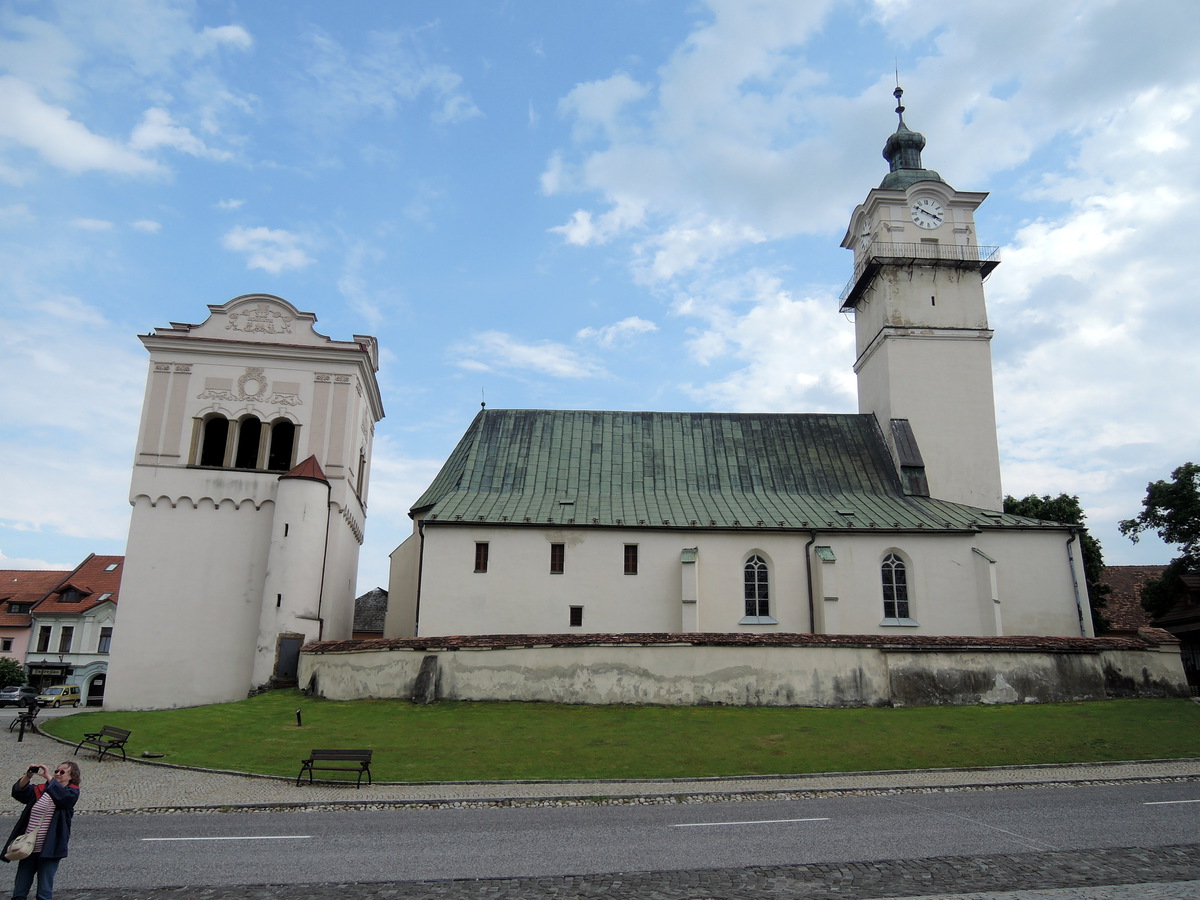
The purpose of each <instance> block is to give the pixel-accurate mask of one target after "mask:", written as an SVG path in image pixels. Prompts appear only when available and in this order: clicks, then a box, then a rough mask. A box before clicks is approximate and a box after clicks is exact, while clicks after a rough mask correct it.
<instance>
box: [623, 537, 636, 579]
mask: <svg viewBox="0 0 1200 900" xmlns="http://www.w3.org/2000/svg"><path fill="white" fill-rule="evenodd" d="M637 573H638V545H637V544H626V545H625V574H626V575H636V574H637Z"/></svg>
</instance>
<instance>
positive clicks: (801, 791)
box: [0, 717, 1200, 900]
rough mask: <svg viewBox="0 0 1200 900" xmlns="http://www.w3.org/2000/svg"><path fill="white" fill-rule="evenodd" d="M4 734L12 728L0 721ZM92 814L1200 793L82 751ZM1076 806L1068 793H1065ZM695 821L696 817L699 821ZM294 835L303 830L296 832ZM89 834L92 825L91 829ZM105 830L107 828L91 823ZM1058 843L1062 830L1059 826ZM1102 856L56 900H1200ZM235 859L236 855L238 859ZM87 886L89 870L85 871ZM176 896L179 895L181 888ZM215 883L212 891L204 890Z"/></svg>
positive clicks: (988, 857) (1133, 773)
mask: <svg viewBox="0 0 1200 900" xmlns="http://www.w3.org/2000/svg"><path fill="white" fill-rule="evenodd" d="M0 727H6V723H5V722H4V719H3V717H0ZM71 749H73V748H70V749H64V748H63V747H61V746H58V745H55V744H54V743H53V742H51V741H50V740H49V739H48V738H45V737H41V736H27V737H26V740H25V743H23V744H17V743H16V737H15V735H11V734H9V733H7V731H4V732H0V776H2V775H3V772H5V771H7V772H9V773H12V775H13V777H15V776H16V775H17V774H19V772H20V769H21V768H22V767H23V766H24V765H26V764H27V763H28V762H29V761H38V762H43V763H45V764H46V765H50V764H51V763H52V762H55V761H57V760H58V759H62V758H66V757H68V756H70V750H71ZM80 760H81V764H82V766H83V770H84V794H83V797H84V799H83V800H82V801H81V806H80V817H81V819H80V821H81V824H82V823H83V821H84V817H88V818H89V819H90V818H91V817H92V816H99V815H101V813H102V811H111V812H133V811H137V810H145V809H147V808H152V807H155V808H159V809H173V810H183V809H191V810H197V809H203V810H215V809H219V808H222V807H224V808H229V807H231V806H242V807H243V808H245V805H249V806H250V808H256V809H274V810H279V809H314V808H325V809H329V808H349V809H363V808H372V809H389V808H396V807H400V808H407V809H413V808H423V807H435V808H443V809H444V808H446V807H451V808H456V807H481V806H482V807H488V806H491V807H494V806H512V805H554V806H571V805H584V806H588V807H590V808H595V805H596V804H597V803H620V804H630V803H636V804H645V803H663V804H667V803H669V804H671V805H672V806H675V805H677V804H678V803H680V802H698V801H717V800H719V801H728V800H731V799H734V800H741V801H747V800H761V799H763V798H764V797H770V798H781V799H790V798H810V799H811V798H814V797H829V796H847V795H849V796H856V795H863V794H869V793H876V792H887V793H888V794H889V795H893V796H894V795H897V794H898V793H912V792H937V793H942V792H945V791H961V790H964V789H967V790H991V791H994V790H997V789H1000V788H1003V787H1005V786H1014V785H1016V786H1022V785H1024V786H1026V788H1027V789H1028V788H1029V786H1034V785H1041V784H1045V783H1051V784H1066V783H1084V782H1086V783H1119V782H1172V781H1173V782H1180V781H1183V782H1188V783H1200V760H1190V761H1170V762H1160V763H1131V764H1121V765H1113V766H1098V767H1021V768H1016V769H1000V770H995V769H992V770H977V771H963V770H951V771H939V772H899V773H872V774H866V775H856V776H844V775H829V776H815V777H805V778H767V779H700V780H695V781H660V782H637V783H617V782H590V783H585V784H579V783H572V782H565V783H564V782H558V783H520V784H513V783H507V784H470V785H461V784H454V785H376V786H374V787H372V788H364V789H363V790H362V791H356V790H355V789H354V788H353V787H346V786H337V785H316V786H313V787H308V786H303V787H299V788H297V787H296V786H295V785H293V784H291V783H290V782H287V781H283V780H278V779H263V778H251V777H246V776H241V775H236V774H213V773H201V772H195V771H191V770H179V769H172V768H165V767H151V766H147V765H144V764H140V763H136V762H132V761H131V762H130V763H122V762H121V761H119V760H117V761H115V762H110V761H105V762H104V763H102V764H99V763H95V762H94V761H91V760H90V759H89V758H88V754H87V753H86V751H85V752H84V753H82V754H81V756H80ZM1066 790H1069V789H1066ZM697 808H701V807H697ZM299 818H301V819H303V818H306V817H303V816H302V817H299ZM89 824H90V823H89ZM97 824H99V822H97ZM1063 825H1064V828H1067V827H1069V825H1070V823H1069V822H1064V823H1063ZM1136 843H1137V842H1136V841H1132V840H1131V841H1130V844H1131V846H1125V847H1107V848H1103V849H1094V848H1077V849H1045V850H1040V849H1029V850H1025V851H1016V852H1003V853H975V854H969V855H935V856H926V857H924V858H917V859H888V860H869V861H859V862H836V861H826V862H820V863H806V864H772V865H759V866H749V867H747V866H741V867H736V868H729V867H721V866H719V865H712V864H709V865H704V866H701V867H698V868H687V869H682V870H678V871H633V872H626V873H621V874H613V873H593V874H581V873H572V874H561V872H560V873H559V874H554V875H539V876H533V877H511V878H466V879H445V878H442V879H439V880H410V881H388V882H377V883H372V884H349V883H341V882H339V883H332V884H323V883H307V884H301V885H261V886H257V887H246V886H238V885H233V886H212V885H207V886H195V885H194V886H190V887H184V886H181V887H178V888H165V889H164V888H155V889H151V890H139V889H133V888H119V889H111V888H99V887H89V888H76V889H72V888H70V887H69V886H68V885H70V883H71V879H70V877H69V874H68V873H69V872H70V867H71V864H72V861H71V860H68V861H67V862H66V863H64V866H63V870H62V875H63V879H62V884H63V888H64V889H63V890H61V891H60V892H59V896H60V898H61V900H72V898H74V900H101V898H118V897H119V898H127V900H148V898H159V897H164V898H165V897H171V898H181V900H192V898H197V900H199V898H204V900H233V898H239V900H241V898H264V900H265V898H271V900H292V898H296V900H300V898H313V900H325V898H333V897H338V898H342V897H363V898H430V900H434V898H438V900H443V898H444V900H476V898H496V897H503V898H511V900H525V898H529V900H543V898H547V900H549V898H554V900H569V898H596V897H600V896H604V897H647V898H650V897H653V898H663V900H675V898H678V900H709V898H727V900H735V898H738V900H740V898H775V897H779V898H785V897H786V898H824V897H828V898H833V897H837V898H840V900H847V898H849V900H856V898H861V900H868V898H872V900H875V898H880V900H882V898H898V897H919V898H937V900H1133V898H1138V900H1180V898H1189V900H1195V898H1197V897H1200V843H1197V842H1195V840H1191V841H1188V842H1186V843H1179V842H1178V841H1175V842H1174V843H1168V844H1166V845H1164V846H1158V845H1157V844H1158V843H1159V842H1158V841H1150V842H1146V843H1150V844H1151V845H1150V846H1145V847H1138V846H1132V845H1133V844H1136ZM230 852H231V853H236V852H237V851H236V850H232V851H230ZM79 869H80V873H79V874H81V875H82V874H83V872H84V871H86V869H87V864H86V863H83V862H81V863H80V865H79ZM181 880H182V879H181ZM208 880H212V881H219V880H221V879H220V877H219V875H215V876H214V877H213V878H211V879H208Z"/></svg>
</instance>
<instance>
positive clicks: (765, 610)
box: [742, 554, 771, 616]
mask: <svg viewBox="0 0 1200 900" xmlns="http://www.w3.org/2000/svg"><path fill="white" fill-rule="evenodd" d="M742 572H743V576H744V580H745V585H746V615H747V616H769V615H771V602H770V596H771V590H770V576H769V574H768V571H767V563H766V561H765V560H764V559H763V558H762V557H761V556H759V555H758V554H755V555H754V556H751V557H750V558H749V559H748V560H746V565H745V566H744V567H743V570H742Z"/></svg>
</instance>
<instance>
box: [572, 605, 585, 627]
mask: <svg viewBox="0 0 1200 900" xmlns="http://www.w3.org/2000/svg"><path fill="white" fill-rule="evenodd" d="M570 609H571V620H570V621H571V627H572V628H582V627H583V607H582V606H572V607H571V608H570Z"/></svg>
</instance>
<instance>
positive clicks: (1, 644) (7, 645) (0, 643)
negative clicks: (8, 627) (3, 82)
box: [0, 638, 13, 653]
mask: <svg viewBox="0 0 1200 900" xmlns="http://www.w3.org/2000/svg"><path fill="white" fill-rule="evenodd" d="M12 642H13V639H12V638H0V653H8V652H10V651H11V650H12Z"/></svg>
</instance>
